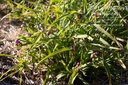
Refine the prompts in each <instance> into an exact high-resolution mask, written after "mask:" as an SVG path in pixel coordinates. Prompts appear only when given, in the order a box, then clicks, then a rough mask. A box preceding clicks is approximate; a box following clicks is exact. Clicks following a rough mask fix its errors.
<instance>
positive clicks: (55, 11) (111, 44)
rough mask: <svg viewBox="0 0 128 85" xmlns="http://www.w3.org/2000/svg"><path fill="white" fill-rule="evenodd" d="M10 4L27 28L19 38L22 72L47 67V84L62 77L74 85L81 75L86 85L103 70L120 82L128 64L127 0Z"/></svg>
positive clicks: (49, 0) (62, 0) (44, 1)
mask: <svg viewBox="0 0 128 85" xmlns="http://www.w3.org/2000/svg"><path fill="white" fill-rule="evenodd" d="M7 3H8V4H9V5H10V7H11V8H12V13H11V14H10V15H11V18H12V19H13V18H17V19H19V20H21V21H23V22H24V25H25V26H24V27H23V28H24V29H23V30H25V31H27V33H26V34H25V35H20V36H19V38H18V40H17V41H18V42H16V43H19V42H20V45H18V46H17V47H18V49H19V51H20V52H21V54H20V56H18V57H17V60H18V62H19V63H20V64H18V65H21V67H20V66H18V67H20V68H21V70H20V71H21V72H22V71H23V70H27V71H28V73H31V72H30V71H32V73H31V74H32V75H34V72H37V71H38V70H40V71H41V72H44V71H45V72H46V76H45V78H44V82H42V84H43V85H46V84H49V83H50V84H53V85H57V82H58V81H61V80H63V81H66V83H68V85H72V84H75V83H77V81H76V79H77V78H78V79H80V80H81V82H83V83H84V84H85V85H88V84H92V82H95V80H99V81H100V76H101V75H102V74H103V75H104V76H105V77H106V76H107V77H108V80H109V85H112V84H115V82H116V84H119V80H117V81H116V79H117V78H118V79H119V78H120V76H119V72H118V70H120V69H121V68H123V69H127V65H125V61H126V58H125V57H126V54H127V49H128V46H127V44H128V43H127V42H128V41H127V39H128V30H127V29H124V28H123V26H124V24H126V23H127V22H126V17H127V15H125V14H126V13H127V11H125V9H124V6H125V3H124V2H123V1H119V0H108V1H107V0H99V1H98V0H90V1H88V0H79V1H76V0H43V1H41V0H37V1H31V0H29V1H27V0H21V1H19V2H13V1H7ZM121 9H122V10H123V12H124V14H122V10H121ZM100 73H101V74H100ZM39 75H42V74H41V73H40V74H39ZM98 77H99V78H98ZM74 81H75V83H74ZM113 81H114V82H113ZM21 82H22V79H21Z"/></svg>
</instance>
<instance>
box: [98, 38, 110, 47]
mask: <svg viewBox="0 0 128 85" xmlns="http://www.w3.org/2000/svg"><path fill="white" fill-rule="evenodd" d="M100 41H101V42H102V43H103V44H104V45H107V46H110V44H109V43H108V42H107V41H106V40H104V39H103V38H101V37H100Z"/></svg>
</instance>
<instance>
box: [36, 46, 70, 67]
mask: <svg viewBox="0 0 128 85" xmlns="http://www.w3.org/2000/svg"><path fill="white" fill-rule="evenodd" d="M69 50H70V49H69V48H62V49H59V50H58V51H55V52H53V53H50V54H49V55H47V56H45V57H44V58H42V59H41V60H40V61H39V63H37V66H36V68H38V67H39V65H40V64H41V63H42V62H43V61H44V60H46V59H48V58H50V57H52V56H54V55H56V54H58V53H61V52H64V51H69Z"/></svg>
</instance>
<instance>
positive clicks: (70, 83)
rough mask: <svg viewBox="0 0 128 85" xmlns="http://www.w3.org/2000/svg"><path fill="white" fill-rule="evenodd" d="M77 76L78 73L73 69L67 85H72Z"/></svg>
mask: <svg viewBox="0 0 128 85" xmlns="http://www.w3.org/2000/svg"><path fill="white" fill-rule="evenodd" d="M77 75H78V72H77V70H76V69H74V70H73V73H72V75H71V76H70V78H69V82H68V85H72V84H73V82H74V80H75V79H76V77H77Z"/></svg>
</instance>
